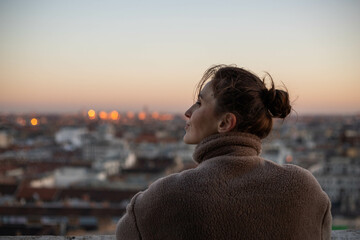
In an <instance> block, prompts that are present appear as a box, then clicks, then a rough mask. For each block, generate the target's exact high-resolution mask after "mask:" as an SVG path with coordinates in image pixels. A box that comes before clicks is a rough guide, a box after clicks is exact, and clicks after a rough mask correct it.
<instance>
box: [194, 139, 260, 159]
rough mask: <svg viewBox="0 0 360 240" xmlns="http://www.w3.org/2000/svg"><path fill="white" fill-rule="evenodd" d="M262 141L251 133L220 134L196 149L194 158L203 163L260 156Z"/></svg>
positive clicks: (203, 142)
mask: <svg viewBox="0 0 360 240" xmlns="http://www.w3.org/2000/svg"><path fill="white" fill-rule="evenodd" d="M260 153H261V140H260V138H259V137H257V136H255V135H253V134H250V133H241V132H230V133H218V134H214V135H211V136H209V137H206V138H205V139H203V140H202V141H201V142H200V143H199V144H198V145H197V146H196V148H195V151H194V154H193V158H194V160H195V162H197V163H201V162H203V161H205V160H207V159H210V158H214V157H218V156H223V155H227V156H258V155H259V154H260Z"/></svg>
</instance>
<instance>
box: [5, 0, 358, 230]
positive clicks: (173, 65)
mask: <svg viewBox="0 0 360 240" xmlns="http://www.w3.org/2000/svg"><path fill="white" fill-rule="evenodd" d="M214 64H236V65H237V66H239V67H244V68H245V69H248V70H251V71H252V72H254V73H255V74H258V75H259V76H264V75H265V73H266V72H269V73H270V74H271V76H272V77H273V79H274V81H275V83H276V84H277V85H278V86H280V87H281V86H283V85H285V86H286V88H287V89H288V90H289V92H290V96H291V101H292V104H293V108H294V111H293V113H292V114H291V116H290V117H289V118H288V119H287V120H285V121H284V122H283V121H276V122H275V126H274V130H273V132H272V134H271V135H270V136H269V137H268V138H267V139H265V140H264V141H263V151H262V155H263V157H265V158H268V159H270V160H272V161H275V162H278V163H280V164H286V163H291V164H296V165H299V166H302V167H304V168H306V169H308V170H310V171H311V172H312V173H313V174H314V176H315V177H316V178H317V179H318V181H319V183H320V184H321V186H322V188H323V189H324V190H325V191H326V193H327V194H328V195H329V197H330V199H331V201H332V214H333V217H334V221H333V229H354V228H356V229H360V177H359V176H360V107H359V106H360V95H359V94H358V92H359V90H360V68H359V66H360V2H359V1H355V0H349V1H340V0H331V1H325V0H323V1H316V2H314V1H307V0H306V1H276V2H274V1H251V2H250V1H221V2H220V1H209V0H208V1H181V2H176V1H151V2H149V1H133V2H129V1H126V2H125V1H111V0H106V1H99V0H86V1H85V0H78V1H69V0H62V1H57V0H54V1H46V0H33V1H25V0H24V1H21V0H1V1H0V235H49V234H53V235H88V234H114V229H115V224H116V222H117V220H118V219H119V218H120V217H121V215H122V214H123V213H124V210H125V206H126V204H127V203H128V202H129V200H130V199H131V197H132V196H133V195H134V194H135V193H136V192H138V191H140V190H143V189H146V188H147V186H148V185H149V184H151V183H152V182H153V181H155V180H156V179H158V178H159V177H162V176H165V175H167V174H170V173H174V172H179V171H182V170H185V169H189V168H192V167H195V164H194V162H193V161H192V152H193V149H194V146H192V145H185V144H184V143H183V142H182V137H183V135H184V126H185V118H184V115H183V113H184V112H185V111H186V109H187V108H188V107H189V106H190V105H191V104H192V103H193V99H194V98H193V97H194V88H195V86H196V84H197V82H198V81H199V80H200V78H201V76H202V74H203V72H204V71H205V70H206V69H207V68H208V67H210V66H212V65H214Z"/></svg>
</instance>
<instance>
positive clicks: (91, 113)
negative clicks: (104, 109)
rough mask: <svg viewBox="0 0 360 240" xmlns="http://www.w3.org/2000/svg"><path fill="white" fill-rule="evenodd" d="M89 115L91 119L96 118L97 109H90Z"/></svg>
mask: <svg viewBox="0 0 360 240" xmlns="http://www.w3.org/2000/svg"><path fill="white" fill-rule="evenodd" d="M88 116H89V119H91V120H92V119H95V116H96V113H95V111H94V110H93V109H90V110H89V111H88Z"/></svg>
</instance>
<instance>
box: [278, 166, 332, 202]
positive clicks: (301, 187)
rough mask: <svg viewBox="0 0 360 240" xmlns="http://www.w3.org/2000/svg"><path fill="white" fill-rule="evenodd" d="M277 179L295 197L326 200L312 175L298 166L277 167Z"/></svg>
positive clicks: (324, 194)
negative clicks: (306, 196) (312, 197)
mask: <svg viewBox="0 0 360 240" xmlns="http://www.w3.org/2000/svg"><path fill="white" fill-rule="evenodd" d="M277 168H278V169H279V170H278V175H279V176H278V178H279V179H280V180H281V181H283V182H285V185H286V187H287V188H288V189H290V191H289V192H291V193H293V194H295V195H298V194H299V195H303V194H304V193H306V195H308V196H309V195H313V196H314V197H315V196H316V197H320V196H321V197H323V198H325V199H326V198H327V195H326V193H325V192H324V191H323V190H322V188H321V186H320V184H319V182H318V181H317V180H316V178H315V177H314V176H313V175H312V173H311V172H310V171H309V170H307V169H305V168H302V167H300V166H297V165H293V164H284V165H278V167H277Z"/></svg>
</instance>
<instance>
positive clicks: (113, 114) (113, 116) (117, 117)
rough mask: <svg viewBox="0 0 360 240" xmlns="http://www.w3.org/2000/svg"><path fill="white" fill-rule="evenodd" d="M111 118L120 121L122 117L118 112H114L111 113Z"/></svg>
mask: <svg viewBox="0 0 360 240" xmlns="http://www.w3.org/2000/svg"><path fill="white" fill-rule="evenodd" d="M110 118H111V119H112V120H118V119H120V115H119V113H118V112H117V111H115V110H114V111H112V112H111V113H110Z"/></svg>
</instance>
